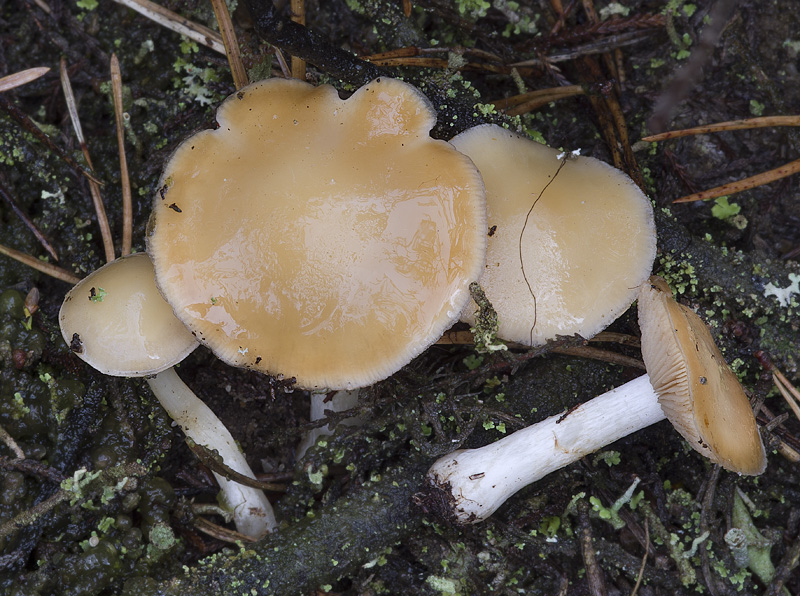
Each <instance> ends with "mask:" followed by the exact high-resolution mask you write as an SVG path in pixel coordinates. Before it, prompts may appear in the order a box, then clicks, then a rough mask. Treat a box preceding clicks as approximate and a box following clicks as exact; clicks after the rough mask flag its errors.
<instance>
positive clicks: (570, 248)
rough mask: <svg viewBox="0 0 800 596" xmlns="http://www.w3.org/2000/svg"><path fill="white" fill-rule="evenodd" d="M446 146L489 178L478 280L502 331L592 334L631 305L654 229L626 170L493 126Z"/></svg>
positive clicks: (519, 335)
mask: <svg viewBox="0 0 800 596" xmlns="http://www.w3.org/2000/svg"><path fill="white" fill-rule="evenodd" d="M452 143H453V145H455V147H456V148H457V149H458V150H459V151H462V152H463V153H465V154H466V155H468V156H469V157H470V158H472V160H473V161H474V162H475V165H476V166H478V170H479V171H480V172H481V175H482V176H483V180H484V183H485V184H486V201H487V212H488V217H487V224H488V228H487V229H486V230H484V233H486V234H487V235H488V236H489V238H488V248H487V253H486V268H485V270H484V272H483V275H482V276H481V279H480V282H479V283H480V284H481V287H482V288H483V290H484V291H485V293H486V296H487V298H488V299H489V301H490V302H491V303H492V306H493V307H494V309H495V311H496V312H497V315H498V318H499V330H498V333H497V335H498V337H500V338H502V339H505V340H508V341H514V342H518V343H522V344H526V345H541V344H544V343H545V342H546V341H548V340H550V339H554V338H555V337H556V336H557V335H573V334H578V335H581V336H582V337H585V338H590V337H592V336H594V335H595V334H596V333H598V332H599V331H601V330H602V329H604V328H605V327H606V326H608V325H609V324H610V323H612V322H613V321H614V320H615V319H616V318H617V317H618V316H619V315H621V314H622V313H623V312H624V311H625V310H626V309H627V308H628V307H629V306H630V305H631V303H632V302H633V301H634V299H635V298H636V292H637V289H638V287H639V285H640V284H641V283H642V282H643V281H644V280H645V279H647V276H648V275H650V272H651V267H652V265H653V259H654V258H655V254H656V233H655V224H654V223H653V209H652V206H651V204H650V201H649V199H648V198H647V197H646V196H645V195H644V194H643V193H642V191H641V190H639V188H638V187H637V186H636V184H634V182H633V181H632V180H631V179H630V178H629V177H628V176H627V175H625V174H624V173H623V172H621V171H620V170H617V169H616V168H614V167H612V166H610V165H608V164H606V163H604V162H602V161H600V160H597V159H594V158H591V157H580V156H572V155H569V156H566V155H563V154H562V153H561V152H559V151H556V150H555V149H551V148H550V147H547V146H545V145H542V144H540V143H536V142H534V141H531V140H530V139H527V138H524V137H521V136H519V135H517V134H514V133H513V132H510V131H507V130H505V129H503V128H500V127H498V126H495V125H482V126H477V127H475V128H472V129H469V130H467V131H465V132H463V133H461V134H459V135H457V136H456V137H455V138H454V139H453V140H452ZM564 159H566V163H565V164H564V165H563V167H561V165H562V161H563V160H564ZM559 168H561V169H559ZM474 312H475V305H474V303H470V304H469V305H468V306H467V308H466V309H465V311H464V315H463V320H465V321H466V322H468V323H470V324H474V322H475V319H474Z"/></svg>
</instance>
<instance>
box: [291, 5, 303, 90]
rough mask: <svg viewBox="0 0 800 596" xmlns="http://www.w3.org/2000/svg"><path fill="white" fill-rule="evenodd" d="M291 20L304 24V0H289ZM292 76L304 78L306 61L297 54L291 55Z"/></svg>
mask: <svg viewBox="0 0 800 596" xmlns="http://www.w3.org/2000/svg"><path fill="white" fill-rule="evenodd" d="M291 9H292V21H294V22H295V23H297V24H298V25H305V24H306V2H305V0H291ZM292 77H293V78H295V79H300V80H301V81H305V80H306V61H305V60H303V59H302V58H298V57H297V56H292Z"/></svg>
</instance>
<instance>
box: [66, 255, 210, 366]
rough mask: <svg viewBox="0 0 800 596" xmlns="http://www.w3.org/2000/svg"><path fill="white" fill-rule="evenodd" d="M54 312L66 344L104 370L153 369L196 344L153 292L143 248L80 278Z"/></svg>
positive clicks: (177, 358)
mask: <svg viewBox="0 0 800 596" xmlns="http://www.w3.org/2000/svg"><path fill="white" fill-rule="evenodd" d="M58 318H59V322H60V324H61V334H62V335H63V336H64V341H66V342H67V344H68V345H69V346H70V349H71V350H72V351H73V352H74V353H75V354H76V355H77V356H78V357H80V358H81V359H82V360H84V361H85V362H86V363H87V364H89V365H91V366H93V367H94V368H96V369H97V370H99V371H100V372H102V373H104V374H107V375H113V376H119V377H141V376H144V375H153V374H156V373H158V372H161V371H163V370H166V369H167V368H169V367H171V366H173V365H175V364H177V363H178V362H180V361H181V360H183V359H184V358H186V356H188V355H189V353H190V352H191V351H192V350H194V349H195V348H196V347H197V345H198V344H197V340H196V339H195V338H194V337H193V336H192V334H191V333H190V332H189V331H188V330H187V329H186V327H184V326H183V323H181V322H180V321H179V320H178V319H176V318H175V315H174V314H173V313H172V309H171V308H170V306H169V304H167V303H166V302H164V299H163V298H162V297H161V294H159V293H158V289H157V288H156V284H155V279H154V272H153V264H152V262H151V261H150V258H149V257H148V256H147V255H146V254H144V253H139V254H134V255H130V256H128V257H123V258H121V259H117V260H116V261H112V262H111V263H108V264H107V265H105V266H103V267H101V268H100V269H98V270H97V271H95V272H93V273H92V274H91V275H89V276H88V277H86V278H84V279H82V280H81V281H80V282H79V283H78V284H77V285H75V286H74V287H73V288H72V289H71V290H70V291H69V292H68V293H67V295H66V297H65V298H64V303H63V304H62V305H61V312H60V313H59V316H58Z"/></svg>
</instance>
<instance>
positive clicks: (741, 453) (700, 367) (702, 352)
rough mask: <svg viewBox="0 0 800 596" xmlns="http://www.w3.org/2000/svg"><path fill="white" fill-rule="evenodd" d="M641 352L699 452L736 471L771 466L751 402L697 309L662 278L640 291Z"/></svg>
mask: <svg viewBox="0 0 800 596" xmlns="http://www.w3.org/2000/svg"><path fill="white" fill-rule="evenodd" d="M639 326H640V327H641V331H642V357H643V358H644V363H645V366H646V367H647V374H648V375H649V376H650V383H651V384H652V385H653V390H654V391H655V392H656V394H657V395H658V401H659V403H660V404H661V408H662V409H663V410H664V415H665V416H666V417H667V418H668V419H669V421H670V422H672V424H673V426H674V427H675V428H676V429H677V431H678V432H679V433H681V435H683V437H684V438H685V439H686V440H687V441H688V442H689V445H691V446H692V448H694V449H695V450H696V451H698V452H699V453H701V454H703V455H704V456H706V457H707V458H708V459H710V460H711V461H713V462H715V463H718V464H720V465H721V466H723V467H724V468H726V469H728V470H731V471H732V472H738V473H740V474H749V475H755V474H761V473H762V472H763V471H764V469H765V468H766V465H767V458H766V454H765V452H764V446H763V444H762V443H761V436H760V435H759V432H758V426H757V425H756V420H755V417H754V416H753V410H752V408H751V407H750V401H749V400H748V399H747V395H746V394H745V392H744V389H742V386H741V384H740V383H739V380H738V379H737V378H736V375H735V374H733V372H732V371H731V369H730V367H728V365H727V364H726V363H725V360H724V358H723V357H722V354H721V353H720V351H719V349H718V348H717V346H716V345H715V343H714V339H713V338H712V337H711V332H710V331H709V329H708V327H707V326H706V325H705V323H703V321H702V319H700V317H698V316H697V315H696V314H695V313H694V311H692V310H691V309H689V308H687V307H686V306H683V305H682V304H679V303H678V302H676V301H675V300H674V299H673V298H672V291H671V290H670V288H669V286H668V285H667V283H666V282H665V281H664V280H663V279H661V278H660V277H655V276H654V277H651V278H650V280H649V281H648V282H646V283H644V284H642V288H641V291H640V292H639Z"/></svg>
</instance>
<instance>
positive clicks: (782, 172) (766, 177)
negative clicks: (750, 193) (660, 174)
mask: <svg viewBox="0 0 800 596" xmlns="http://www.w3.org/2000/svg"><path fill="white" fill-rule="evenodd" d="M798 172H800V159H796V160H794V161H791V162H789V163H787V164H785V165H782V166H780V167H779V168H775V169H774V170H769V171H767V172H761V173H760V174H756V175H755V176H750V177H749V178H744V179H742V180H737V181H735V182H729V183H728V184H723V185H722V186H717V187H715V188H711V189H709V190H703V191H700V192H696V193H694V194H691V195H687V196H685V197H681V198H679V199H675V200H674V201H672V202H673V203H691V202H693V201H707V200H709V199H716V198H717V197H722V196H725V195H732V194H736V193H737V192H742V191H744V190H750V189H751V188H756V187H758V186H763V185H764V184H769V183H770V182H775V181H776V180H780V179H781V178H786V177H787V176H791V175H793V174H797V173H798Z"/></svg>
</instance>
